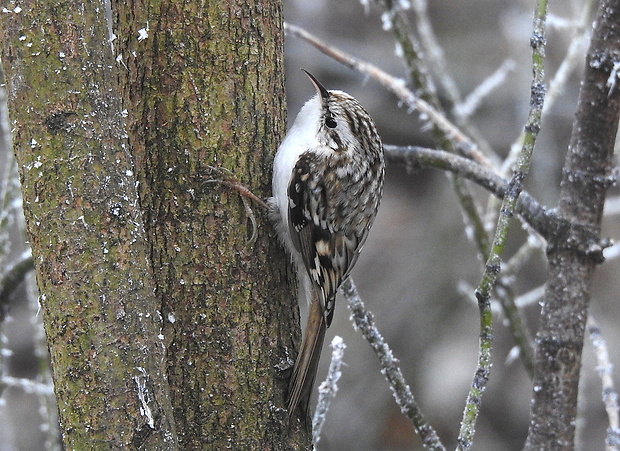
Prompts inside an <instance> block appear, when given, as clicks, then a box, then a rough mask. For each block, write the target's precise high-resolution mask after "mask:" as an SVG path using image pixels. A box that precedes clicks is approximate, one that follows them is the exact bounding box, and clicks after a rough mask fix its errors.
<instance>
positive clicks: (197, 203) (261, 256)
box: [113, 0, 298, 449]
mask: <svg viewBox="0 0 620 451" xmlns="http://www.w3.org/2000/svg"><path fill="white" fill-rule="evenodd" d="M113 10H114V12H115V14H117V15H118V17H117V22H118V24H119V29H118V32H116V34H117V35H118V36H119V39H117V41H116V45H117V46H118V52H119V54H122V55H123V56H124V59H123V65H125V66H126V67H127V70H126V72H121V73H120V80H121V85H122V86H123V96H124V102H125V108H126V109H127V111H128V117H127V123H128V133H129V143H130V148H131V149H132V152H133V155H134V157H135V163H136V174H137V177H138V180H139V192H140V201H141V205H142V209H143V211H144V212H145V215H146V217H145V222H146V228H147V233H148V239H149V242H150V243H151V254H150V263H151V265H152V268H153V272H154V274H155V278H156V281H157V296H158V297H159V298H160V299H161V302H162V315H163V318H164V325H163V334H164V336H165V339H164V342H165V345H166V349H167V365H168V378H169V383H170V387H171V394H172V404H173V408H174V412H175V421H176V425H177V431H178V434H179V442H180V445H181V447H182V448H183V449H197V448H201V447H206V448H209V449H224V448H227V447H229V446H231V443H234V448H235V449H279V448H281V447H283V446H285V443H286V442H287V440H286V439H285V437H286V435H287V431H286V430H285V429H284V426H283V424H284V423H283V420H284V414H285V412H284V411H283V410H282V409H281V408H282V406H283V395H284V392H285V390H286V376H287V375H288V374H287V373H282V372H280V371H279V370H277V368H282V369H286V368H287V365H289V363H288V362H287V359H288V358H289V357H288V354H287V352H288V351H287V350H290V349H292V344H293V342H292V336H291V334H290V327H291V324H294V322H295V321H298V318H297V317H296V316H295V314H294V312H296V309H295V308H293V306H294V302H295V301H294V296H292V294H291V292H290V290H288V289H284V288H283V287H286V286H287V284H286V283H285V278H286V274H285V272H284V271H283V263H284V262H286V258H285V257H284V255H283V253H282V250H281V249H280V248H279V246H277V244H276V239H275V236H274V233H273V230H272V229H271V226H270V224H269V223H268V221H267V218H266V212H264V211H262V210H261V208H260V207H258V206H256V205H255V206H254V207H253V211H254V214H255V215H256V219H257V220H258V240H257V241H256V242H254V243H252V242H250V241H249V237H250V236H251V234H252V230H251V229H252V226H251V224H250V222H249V221H248V218H247V217H246V212H245V210H244V208H243V204H242V202H241V199H240V197H239V194H238V193H237V192H236V191H235V190H232V189H230V188H229V187H227V186H225V185H222V184H218V183H210V182H211V181H213V179H230V178H231V176H232V177H235V178H237V179H238V180H239V181H241V182H242V183H243V184H244V185H246V186H247V187H248V188H250V189H251V190H252V191H253V192H254V193H255V194H257V195H258V196H261V197H265V196H267V195H268V194H269V193H270V177H271V161H272V158H273V154H274V152H275V149H276V148H277V145H278V143H279V139H280V137H281V135H282V134H283V132H284V130H285V124H286V121H285V116H284V111H285V108H284V106H285V96H284V87H283V65H282V49H283V34H282V15H281V4H280V2H273V1H271V0H259V1H252V2H249V1H243V0H231V1H225V2H210V3H209V4H206V5H202V4H200V2H177V1H164V2H158V1H134V2H124V1H123V2H121V1H118V2H114V3H113ZM146 28H148V37H147V38H146V39H142V40H139V39H138V36H139V35H140V31H139V30H140V29H142V30H143V31H142V33H143V34H144V30H145V29H146ZM212 167H215V168H217V169H218V170H217V171H214V170H213V169H212ZM227 170H230V171H231V172H232V175H231V174H229V173H228V172H227ZM287 446H288V445H287Z"/></svg>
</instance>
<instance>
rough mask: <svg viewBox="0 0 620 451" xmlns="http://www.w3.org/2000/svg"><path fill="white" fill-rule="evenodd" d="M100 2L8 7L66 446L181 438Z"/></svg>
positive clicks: (25, 173)
mask: <svg viewBox="0 0 620 451" xmlns="http://www.w3.org/2000/svg"><path fill="white" fill-rule="evenodd" d="M103 6H104V5H103V2H101V3H97V2H95V3H88V4H84V5H82V7H80V8H76V7H75V5H73V4H71V3H68V2H30V3H29V2H21V3H20V5H19V7H20V8H21V10H16V9H14V8H12V9H11V11H12V13H8V14H5V15H4V16H3V22H2V25H3V28H2V30H1V31H0V35H1V36H2V42H3V47H2V63H3V65H4V68H5V71H6V73H7V80H8V89H9V95H10V99H9V100H10V112H11V116H12V120H13V125H14V130H15V131H14V148H15V152H16V155H17V159H18V163H19V166H20V176H21V181H22V191H23V196H24V211H25V215H26V220H27V225H28V234H29V239H30V243H31V246H32V253H33V257H34V260H35V265H36V269H37V282H38V285H39V289H40V292H41V306H42V310H43V315H44V322H45V329H46V334H47V340H48V346H49V349H50V354H51V360H52V367H53V374H54V382H55V391H56V396H57V401H58V406H59V414H60V421H61V427H62V433H63V440H64V443H65V447H66V448H67V449H108V448H112V449H119V448H123V447H133V448H135V449H138V448H142V447H144V448H149V449H174V448H175V447H176V437H175V431H174V425H173V422H172V409H171V404H170V402H169V396H168V393H167V385H166V383H165V372H164V371H165V366H164V348H163V345H162V341H161V340H160V339H158V335H159V334H160V330H161V319H160V317H159V315H158V311H157V308H158V306H159V305H158V304H157V303H156V302H155V298H154V297H153V290H154V283H153V279H152V277H151V274H150V265H148V264H147V254H146V250H147V247H146V241H145V234H144V227H143V224H142V219H141V215H140V211H139V208H138V202H137V192H136V190H135V178H134V177H133V172H132V164H131V158H130V156H129V154H128V152H127V148H126V142H125V140H124V138H123V135H124V130H123V119H122V114H121V108H120V107H121V103H120V97H118V95H116V93H115V90H114V83H112V80H113V77H112V67H113V59H112V54H111V52H110V45H109V42H108V30H107V28H106V21H105V17H104V15H103V11H104V7H103Z"/></svg>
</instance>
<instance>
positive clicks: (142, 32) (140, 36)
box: [138, 22, 149, 41]
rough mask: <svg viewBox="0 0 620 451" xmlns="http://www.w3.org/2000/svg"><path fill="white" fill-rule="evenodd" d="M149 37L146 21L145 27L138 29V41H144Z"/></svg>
mask: <svg viewBox="0 0 620 451" xmlns="http://www.w3.org/2000/svg"><path fill="white" fill-rule="evenodd" d="M148 37H149V23H148V22H147V23H146V27H144V28H140V29H139V30H138V41H144V40H145V39H146V38H148Z"/></svg>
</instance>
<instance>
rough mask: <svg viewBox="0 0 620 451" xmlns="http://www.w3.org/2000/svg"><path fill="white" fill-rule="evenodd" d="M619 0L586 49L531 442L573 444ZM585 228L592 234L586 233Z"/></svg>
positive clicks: (619, 102) (619, 33)
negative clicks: (565, 228) (564, 222)
mask: <svg viewBox="0 0 620 451" xmlns="http://www.w3.org/2000/svg"><path fill="white" fill-rule="evenodd" d="M618 61H620V2H618V1H617V0H608V1H603V2H602V4H601V6H600V9H599V13H598V17H597V20H596V22H595V29H594V34H593V36H592V41H591V45H590V48H589V51H588V55H587V60H586V68H585V73H584V79H583V82H582V85H581V90H580V94H579V102H578V106H577V112H576V117H575V122H574V125H573V133H572V136H571V141H570V145H569V152H568V155H567V158H566V163H565V166H564V175H563V179H562V185H561V193H560V205H559V208H558V214H559V216H561V217H562V218H564V219H566V220H567V221H568V222H569V223H570V224H571V226H572V227H571V228H569V229H568V231H567V232H566V233H557V234H555V236H554V237H552V239H551V240H550V241H549V246H548V251H547V253H548V260H549V278H548V281H547V286H546V291H545V298H544V303H543V307H542V314H541V323H540V329H539V331H538V334H537V336H536V345H537V352H536V377H535V380H534V390H533V395H532V399H533V402H532V414H531V423H530V430H529V435H528V439H527V443H526V448H527V449H530V450H541V449H566V450H569V449H574V433H575V422H576V415H577V393H578V387H579V372H580V367H581V351H582V346H583V338H584V329H585V325H586V319H587V315H588V305H589V301H590V285H591V276H592V273H593V271H594V268H595V266H596V265H597V264H598V263H600V262H601V259H600V256H601V242H600V241H599V240H596V239H592V240H591V242H588V243H583V237H584V236H590V237H598V236H599V234H600V228H601V217H602V213H603V205H604V202H605V194H606V190H607V188H608V187H609V186H610V184H611V180H610V178H609V176H610V171H611V167H612V155H613V150H614V142H615V138H616V132H617V127H618V120H619V118H620V114H619V111H620V108H619V107H620V79H619V78H618V72H617V66H616V65H617V64H618ZM584 231H586V233H585V234H584Z"/></svg>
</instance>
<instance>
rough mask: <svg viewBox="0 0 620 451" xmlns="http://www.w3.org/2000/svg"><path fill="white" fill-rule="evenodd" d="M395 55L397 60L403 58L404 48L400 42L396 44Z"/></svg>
mask: <svg viewBox="0 0 620 451" xmlns="http://www.w3.org/2000/svg"><path fill="white" fill-rule="evenodd" d="M394 54H395V55H396V57H397V58H402V57H403V55H404V52H403V46H402V45H400V42H398V41H397V42H396V46H395V47H394Z"/></svg>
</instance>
